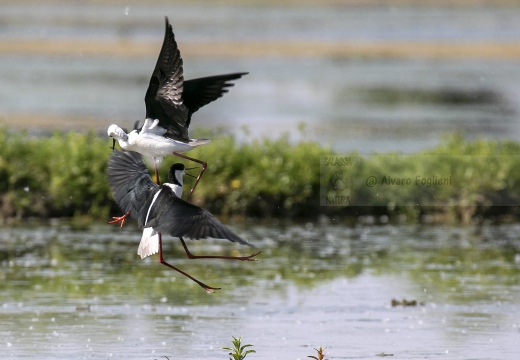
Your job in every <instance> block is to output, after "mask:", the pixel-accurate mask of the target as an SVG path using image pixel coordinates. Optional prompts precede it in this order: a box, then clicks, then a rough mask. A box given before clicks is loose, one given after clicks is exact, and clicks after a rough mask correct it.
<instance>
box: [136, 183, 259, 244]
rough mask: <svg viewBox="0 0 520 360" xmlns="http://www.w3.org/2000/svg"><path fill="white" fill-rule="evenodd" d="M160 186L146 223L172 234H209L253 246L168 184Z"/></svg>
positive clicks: (193, 235)
mask: <svg viewBox="0 0 520 360" xmlns="http://www.w3.org/2000/svg"><path fill="white" fill-rule="evenodd" d="M161 188H162V190H161V194H160V196H158V198H157V200H156V201H155V203H154V205H153V207H152V209H151V211H150V216H149V219H151V220H149V221H148V223H147V224H146V226H147V227H153V228H154V229H155V230H156V231H158V232H161V233H165V234H169V235H171V236H173V237H181V236H184V237H188V238H191V239H204V238H208V237H210V238H215V239H227V240H229V241H232V242H238V243H240V244H244V245H249V246H252V245H250V244H249V243H248V242H246V241H245V240H243V239H242V238H241V237H240V236H238V235H236V234H235V233H233V232H232V231H231V230H229V229H228V228H227V227H225V226H224V225H223V224H222V223H221V222H220V221H218V220H217V218H216V217H214V216H213V215H211V213H210V212H209V211H206V210H204V209H202V208H201V207H198V206H196V205H193V204H190V203H188V202H186V201H184V200H182V199H179V198H178V197H177V196H175V194H174V193H173V191H172V190H171V189H170V188H169V187H164V186H163V187H161Z"/></svg>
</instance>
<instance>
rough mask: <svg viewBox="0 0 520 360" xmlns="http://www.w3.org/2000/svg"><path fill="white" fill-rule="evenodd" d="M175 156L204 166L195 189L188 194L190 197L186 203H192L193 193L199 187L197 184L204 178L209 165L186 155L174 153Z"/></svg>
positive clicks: (196, 181)
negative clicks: (203, 175)
mask: <svg viewBox="0 0 520 360" xmlns="http://www.w3.org/2000/svg"><path fill="white" fill-rule="evenodd" d="M173 155H175V156H178V157H181V158H183V159H186V160H190V161H193V162H196V163H198V164H201V165H202V170H201V172H200V174H199V176H197V179H196V180H195V184H193V187H192V188H191V190H190V193H189V194H188V197H187V198H186V201H190V199H191V194H193V192H194V191H195V188H196V187H197V184H198V183H199V180H200V178H201V177H202V174H204V171H206V168H207V167H208V164H207V163H206V162H204V161H202V160H198V159H194V158H191V157H189V156H186V155H183V154H179V153H176V152H174V153H173Z"/></svg>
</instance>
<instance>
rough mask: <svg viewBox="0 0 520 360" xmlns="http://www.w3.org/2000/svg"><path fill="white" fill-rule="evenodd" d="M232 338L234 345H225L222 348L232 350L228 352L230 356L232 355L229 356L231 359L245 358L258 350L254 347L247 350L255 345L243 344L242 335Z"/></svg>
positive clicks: (241, 359) (239, 359)
mask: <svg viewBox="0 0 520 360" xmlns="http://www.w3.org/2000/svg"><path fill="white" fill-rule="evenodd" d="M232 338H233V340H231V343H232V344H233V347H231V346H224V347H223V348H222V350H229V351H231V352H230V353H229V354H228V355H229V356H231V357H230V358H229V359H230V360H243V359H245V357H246V356H247V355H248V354H251V353H256V351H255V350H253V349H249V350H246V349H247V348H248V347H252V346H253V345H251V344H247V345H242V344H241V341H242V336H240V337H238V338H236V337H234V336H232Z"/></svg>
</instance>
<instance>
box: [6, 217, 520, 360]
mask: <svg viewBox="0 0 520 360" xmlns="http://www.w3.org/2000/svg"><path fill="white" fill-rule="evenodd" d="M233 229H234V230H236V231H237V232H238V233H239V234H241V235H243V236H244V237H245V238H247V239H248V240H249V241H251V242H252V243H254V244H255V245H257V246H258V247H259V248H260V249H261V250H262V254H261V255H260V256H259V261H258V262H255V263H252V262H249V263H244V262H231V261H224V260H187V259H186V257H185V255H184V253H183V251H182V248H181V247H180V246H179V244H178V242H176V241H174V239H171V238H167V240H166V244H165V246H166V248H165V253H166V258H167V260H168V261H170V262H172V263H173V264H175V265H176V266H178V267H180V268H181V269H183V270H186V271H188V272H189V273H190V274H191V275H193V276H195V277H197V278H199V279H200V280H202V281H204V282H206V283H207V284H209V285H212V286H219V287H222V290H220V291H218V292H216V293H214V294H208V293H206V292H205V291H204V290H202V289H201V288H200V287H198V286H197V285H196V284H194V283H192V282H190V281H189V280H187V279H186V278H184V277H182V276H179V274H177V273H175V272H173V271H172V270H170V269H168V268H167V267H165V266H162V265H160V264H159V263H158V262H157V257H156V256H154V257H152V258H149V259H147V260H145V261H141V260H140V259H139V257H138V256H137V255H136V254H135V252H136V249H137V243H138V241H139V238H140V235H139V232H138V231H137V230H136V229H135V228H132V226H130V225H125V228H124V229H122V230H119V229H118V228H117V227H110V226H108V225H106V226H105V225H102V226H97V227H92V228H90V229H87V230H73V229H71V228H70V227H67V226H65V225H58V224H57V225H54V226H50V227H39V226H34V227H30V226H26V227H23V228H4V229H3V231H2V233H1V234H0V279H1V285H0V299H1V300H0V333H1V341H0V351H1V353H2V358H6V359H7V358H13V359H19V358H20V359H21V358H24V359H31V358H34V359H83V358H93V359H99V358H103V359H112V358H113V359H161V358H165V356H167V357H169V358H170V359H172V358H189V359H200V358H205V359H224V358H227V355H226V352H225V351H223V350H221V349H220V348H221V347H222V346H227V345H230V340H231V336H243V341H244V342H245V343H251V344H253V345H254V349H255V350H256V351H257V353H256V354H251V355H249V356H248V358H250V359H255V358H271V359H304V358H306V356H308V355H314V350H313V348H317V347H319V346H323V347H326V348H327V349H326V354H328V356H329V358H340V359H341V358H346V359H365V358H371V359H373V358H376V354H381V353H384V354H393V355H394V358H399V359H417V358H429V359H433V358H442V359H501V360H503V359H517V358H518V349H519V345H520V344H519V342H520V319H519V317H518V314H519V313H520V285H519V284H520V282H519V280H520V241H519V239H518V232H519V230H520V227H519V225H518V224H511V225H483V226H479V227H450V226H428V225H417V226H412V225H389V224H387V225H363V223H358V224H357V225H352V226H350V225H349V226H347V225H341V224H326V223H323V224H312V223H308V224H302V225H298V224H293V225H291V224H289V225H275V224H267V225H252V224H250V225H236V226H233ZM188 246H189V247H190V249H191V250H192V252H194V253H196V254H223V253H230V252H231V251H233V252H238V253H241V254H246V253H248V251H249V250H248V249H247V248H244V247H238V246H234V245H233V244H230V243H226V242H225V241H199V242H189V244H188ZM403 298H404V299H407V300H416V301H417V302H418V305H417V306H409V307H403V306H395V307H393V306H391V300H392V299H397V300H402V299H403Z"/></svg>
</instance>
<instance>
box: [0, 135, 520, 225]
mask: <svg viewBox="0 0 520 360" xmlns="http://www.w3.org/2000/svg"><path fill="white" fill-rule="evenodd" d="M212 138H213V139H214V140H212V142H211V144H210V145H208V146H205V147H203V148H199V149H196V150H194V151H192V152H191V153H190V156H193V157H195V158H199V159H204V160H205V161H207V162H208V164H209V166H208V170H207V172H206V174H205V175H204V177H203V179H202V181H201V183H200V184H199V187H197V191H196V192H195V194H194V197H193V200H194V202H195V203H197V204H199V205H201V206H203V207H205V208H207V209H209V210H210V211H212V212H213V213H215V214H218V215H221V216H234V217H244V218H245V217H260V218H265V217H273V218H278V217H282V218H283V217H286V218H287V217H290V218H308V217H315V216H316V215H319V214H325V215H330V216H341V215H354V216H359V215H389V216H393V215H400V216H401V215H406V216H407V218H408V219H412V220H419V219H423V218H424V217H425V216H427V217H430V218H437V219H441V220H443V221H463V222H468V221H470V220H471V219H472V218H474V217H475V216H484V217H486V216H496V215H508V216H518V210H519V206H518V204H520V156H517V154H520V144H518V143H516V142H511V141H488V140H479V141H472V142H469V141H465V140H464V139H463V138H462V137H461V136H457V135H453V136H449V137H447V138H446V139H444V140H443V142H442V143H441V145H439V146H437V147H435V148H432V149H429V150H427V151H423V152H420V153H418V154H415V155H413V156H403V155H399V154H373V155H363V156H361V155H359V154H346V155H345V154H343V155H342V157H349V158H350V159H352V160H353V161H352V162H351V163H349V164H348V166H349V167H348V168H344V169H347V170H348V171H347V172H348V176H349V179H350V181H349V190H348V196H349V201H350V204H351V205H350V206H320V205H322V204H323V196H324V195H323V192H322V194H321V196H320V182H321V183H323V182H324V181H326V180H327V179H325V178H323V175H320V160H321V161H323V158H324V157H325V156H330V155H333V154H331V151H330V149H328V148H326V147H323V146H320V145H319V144H317V143H314V142H300V143H297V144H291V143H290V142H289V141H288V139H287V138H286V137H284V136H281V137H279V138H277V139H274V140H273V139H260V140H254V141H252V142H249V143H243V144H242V143H238V142H237V141H236V140H235V139H234V138H233V137H232V136H227V135H221V136H213V137H212ZM109 144H110V141H109V139H108V138H106V137H100V136H98V135H95V134H93V133H74V132H70V133H55V134H54V135H53V136H51V137H41V138H29V137H27V136H26V135H25V134H24V133H23V132H17V133H11V132H9V133H8V132H7V131H6V130H1V131H0V218H1V219H3V221H4V222H5V221H9V220H11V219H15V220H16V219H17V220H22V219H25V218H28V217H38V218H52V217H77V218H78V217H80V218H81V217H86V218H90V219H92V220H95V221H105V220H107V219H109V217H110V215H113V214H119V213H120V211H119V210H118V209H117V207H116V206H115V204H114V203H113V200H112V196H111V194H110V189H109V186H108V181H107V177H106V166H107V161H108V157H109V155H110V152H111V150H110V148H109ZM177 161H178V159H176V158H174V157H170V158H167V159H165V160H164V164H163V166H162V167H161V173H162V175H161V176H162V177H163V179H165V178H166V172H167V168H168V166H169V165H170V164H172V163H173V162H177ZM187 166H188V167H191V166H193V164H188V163H187ZM190 172H191V173H193V174H196V173H197V170H191V171H190ZM418 174H419V175H421V176H423V177H425V178H426V177H427V176H433V175H432V174H439V176H446V177H447V176H451V177H453V180H452V181H451V183H450V184H449V186H431V187H430V186H405V185H406V184H400V183H395V181H394V183H391V182H390V183H388V180H383V178H384V179H387V178H393V179H395V178H403V179H408V178H409V179H411V181H412V182H415V181H416V179H417V176H419V175H418ZM435 176H437V175H435ZM369 177H375V178H377V179H378V180H379V182H380V184H379V185H380V187H379V188H377V187H367V184H366V181H365V179H368V178H369ZM187 181H189V180H187ZM384 181H387V183H386V184H385V183H384ZM381 182H383V184H381ZM188 185H191V183H188ZM419 185H420V184H419ZM321 190H322V191H323V187H322V189H321Z"/></svg>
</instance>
